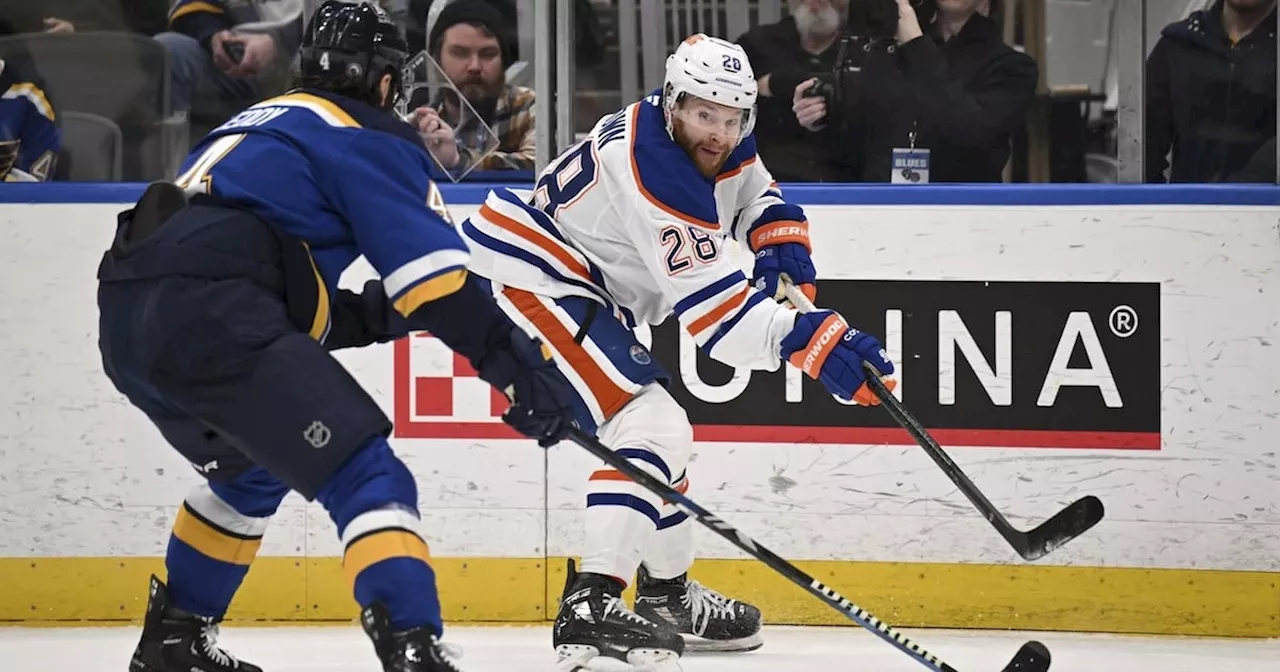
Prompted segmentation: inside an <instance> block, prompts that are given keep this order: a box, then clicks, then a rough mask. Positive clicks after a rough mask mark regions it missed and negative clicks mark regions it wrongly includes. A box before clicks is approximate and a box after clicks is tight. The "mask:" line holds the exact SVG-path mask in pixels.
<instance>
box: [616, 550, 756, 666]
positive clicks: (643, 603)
mask: <svg viewBox="0 0 1280 672" xmlns="http://www.w3.org/2000/svg"><path fill="white" fill-rule="evenodd" d="M637 574H638V577H637V579H636V613H637V614H639V615H640V616H641V617H643V618H646V619H649V620H651V621H656V622H658V623H663V624H665V625H667V626H668V627H670V628H672V629H674V630H675V631H676V632H678V633H680V634H681V635H683V636H684V638H685V644H686V646H687V648H688V650H690V651H752V650H755V649H758V648H760V647H761V646H762V645H763V644H764V641H763V640H762V639H761V637H760V628H761V625H762V621H761V617H760V610H759V609H757V608H756V607H754V606H752V605H750V604H747V603H745V602H739V601H737V600H731V599H729V598H727V597H725V596H724V595H721V594H720V593H717V592H716V591H714V590H711V589H710V588H707V587H706V586H703V585H702V584H700V583H698V582H697V581H694V580H693V579H690V578H689V577H688V575H687V574H681V575H680V576H678V577H676V578H674V579H668V580H659V579H654V578H652V577H650V576H649V572H648V571H647V570H646V569H645V567H644V565H641V566H640V571H639V572H638V573H637Z"/></svg>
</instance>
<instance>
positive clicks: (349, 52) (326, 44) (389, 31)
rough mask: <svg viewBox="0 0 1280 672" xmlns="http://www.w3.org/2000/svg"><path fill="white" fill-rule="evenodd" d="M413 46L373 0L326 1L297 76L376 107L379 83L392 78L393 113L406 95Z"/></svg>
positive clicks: (311, 25) (307, 36) (311, 27)
mask: <svg viewBox="0 0 1280 672" xmlns="http://www.w3.org/2000/svg"><path fill="white" fill-rule="evenodd" d="M408 57H409V46H408V44H407V43H406V42H405V38H404V35H403V34H402V33H401V32H400V28H399V27H398V26H396V24H395V23H394V22H392V20H391V17H390V16H389V15H388V14H387V13H386V12H385V11H383V10H382V8H380V7H378V6H377V5H376V4H374V3H373V2H369V1H368V0H362V1H361V2H355V3H353V2H342V1H341V0H325V2H324V3H323V4H321V5H320V7H319V8H317V9H316V11H315V14H313V15H312V16H311V20H310V21H309V22H308V23H307V27H306V29H305V30H304V31H303V35H302V46H301V47H300V48H299V50H298V73H297V74H298V75H299V78H300V80H301V81H302V82H304V83H306V85H308V86H313V87H315V88H319V89H324V90H327V91H333V92H334V93H339V94H344V95H352V94H353V93H356V92H363V94H364V95H359V94H357V95H355V96H354V97H358V98H360V99H362V100H368V102H370V103H372V104H374V105H377V104H378V102H379V100H378V98H379V94H378V82H379V81H380V80H381V79H382V76H383V75H384V74H390V75H391V95H389V96H388V98H387V104H386V105H385V106H384V107H385V108H386V109H388V110H390V109H392V107H393V106H394V105H395V103H396V101H398V100H399V99H400V97H401V96H402V95H403V90H402V89H403V85H404V83H403V80H404V73H403V69H404V64H405V61H406V60H408Z"/></svg>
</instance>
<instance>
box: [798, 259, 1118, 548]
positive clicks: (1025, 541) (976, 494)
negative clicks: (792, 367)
mask: <svg viewBox="0 0 1280 672" xmlns="http://www.w3.org/2000/svg"><path fill="white" fill-rule="evenodd" d="M786 291H787V299H788V300H790V301H791V304H792V305H794V306H795V307H796V308H798V309H799V310H800V312H802V313H807V312H809V311H812V310H816V308H815V307H814V305H813V302H811V301H809V297H807V296H805V295H804V294H802V293H801V292H800V290H799V289H797V288H796V287H795V285H792V284H790V283H787V284H786ZM863 364H864V365H865V366H866V368H867V371H868V372H869V373H870V374H871V375H869V376H867V385H868V386H870V387H871V391H872V392H873V393H875V395H876V396H877V397H878V398H879V399H880V404H881V405H882V406H884V407H885V410H887V411H889V415H892V416H893V419H894V421H896V422H897V423H898V424H899V425H901V426H902V428H903V429H905V430H907V433H908V434H910V435H911V438H913V439H915V440H916V443H918V444H920V447H921V448H924V450H925V452H926V453H928V454H929V457H931V458H933V461H934V462H936V463H937V464H938V466H939V467H942V471H943V472H944V473H946V475H947V478H950V479H951V482H952V483H955V484H956V487H958V488H960V491H961V492H963V493H964V496H965V497H968V498H969V501H970V502H972V503H973V505H974V506H975V507H976V508H977V509H978V511H979V512H980V513H981V514H982V516H983V517H984V518H986V519H987V522H988V523H991V525H992V527H994V528H996V531H997V532H999V533H1000V536H1002V537H1004V539H1005V541H1007V542H1009V545H1010V546H1012V547H1013V550H1015V551H1017V552H1018V555H1021V556H1022V557H1023V558H1024V559H1026V560H1036V559H1038V558H1041V557H1044V556H1045V555H1047V554H1048V553H1050V552H1052V551H1053V550H1054V549H1055V548H1058V547H1059V546H1061V545H1063V544H1065V543H1067V542H1068V541H1071V540H1072V539H1075V538H1076V537H1078V536H1080V535H1081V534H1084V533H1085V532H1086V531H1088V530H1089V528H1091V527H1093V526H1094V525H1096V524H1098V521H1100V520H1102V516H1103V513H1104V510H1103V507H1102V500H1100V499H1098V498H1097V497H1094V496H1093V495H1089V496H1087V497H1083V498H1081V499H1078V500H1076V501H1074V502H1072V503H1071V504H1070V505H1069V506H1067V507H1066V508H1065V509H1063V510H1061V511H1059V512H1058V513H1057V514H1056V515H1055V516H1053V517H1052V518H1050V519H1049V520H1047V521H1045V522H1043V523H1041V524H1040V526H1039V527H1036V528H1034V529H1032V530H1029V531H1027V532H1023V531H1021V530H1018V529H1016V528H1014V527H1013V525H1010V524H1009V521H1008V520H1007V519H1006V518H1005V517H1004V516H1003V515H1001V514H1000V512H999V511H997V510H996V507H995V505H994V504H992V503H991V501H990V500H988V499H987V497H986V495H983V494H982V491H981V490H979V489H978V486H976V485H974V484H973V481H971V480H969V477H968V476H966V475H965V474H964V472H963V471H961V470H960V467H959V465H957V464H956V463H955V462H954V461H952V459H951V457H950V456H948V455H947V453H946V452H945V451H944V450H942V446H940V445H938V442H937V441H935V440H934V438H933V437H932V436H930V435H929V432H928V431H927V430H926V429H925V428H924V425H922V424H920V421H919V420H917V419H916V418H915V416H913V415H911V413H910V412H909V411H907V409H906V408H904V407H903V406H902V402H900V401H898V398H897V397H895V396H893V392H891V391H889V389H888V388H886V387H885V384H884V383H883V382H882V381H881V380H880V376H881V374H880V372H879V371H876V369H875V367H874V366H872V365H871V363H870V362H864V363H863Z"/></svg>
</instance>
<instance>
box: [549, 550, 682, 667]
mask: <svg viewBox="0 0 1280 672" xmlns="http://www.w3.org/2000/svg"><path fill="white" fill-rule="evenodd" d="M552 642H553V645H554V646H555V649H556V654H557V655H558V656H559V661H558V663H557V666H556V669H557V670H559V671H560V672H585V671H587V670H619V669H622V670H626V669H631V670H644V671H645V672H650V671H652V672H680V670H681V668H680V663H679V658H680V655H681V654H682V653H684V641H683V640H682V639H681V638H680V635H679V634H677V633H676V632H675V631H673V630H671V629H669V628H667V627H665V626H663V625H661V624H659V623H654V622H652V621H649V620H647V619H644V618H641V617H639V616H637V615H636V614H635V613H634V612H632V611H631V610H630V609H628V608H627V606H626V604H625V603H624V602H623V601H622V599H621V597H620V591H619V590H618V588H617V584H616V583H615V582H614V581H613V580H612V579H610V578H608V577H605V576H600V575H598V574H581V575H580V574H578V572H577V568H576V567H575V565H574V562H573V560H570V561H569V576H568V578H567V580H566V581H565V590H564V597H563V598H562V599H561V602H560V613H559V614H557V616H556V623H555V628H554V630H553V634H552ZM607 659H613V661H622V662H624V663H627V664H629V665H630V666H631V667H630V668H628V667H626V666H622V665H619V664H617V663H613V661H609V660H607Z"/></svg>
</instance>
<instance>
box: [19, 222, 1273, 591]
mask: <svg viewBox="0 0 1280 672" xmlns="http://www.w3.org/2000/svg"><path fill="white" fill-rule="evenodd" d="M119 210H120V207H119V206H116V205H2V206H0V226H3V227H4V228H5V230H6V232H7V233H8V235H9V240H10V244H8V245H5V246H0V268H4V269H5V275H4V278H3V281H2V282H0V305H3V306H4V307H5V310H3V311H0V353H3V359H4V370H5V374H6V378H5V379H6V384H5V385H3V386H0V462H3V464H4V465H5V468H4V469H2V470H0V529H4V530H5V534H4V535H3V536H2V537H0V556H10V557H14V556H16V557H28V556H30V557H42V556H87V555H97V556H102V555H113V556H157V555H160V554H162V553H163V550H164V547H165V543H166V540H167V537H168V533H169V529H170V527H171V524H172V516H173V515H174V513H175V511H176V508H175V507H176V505H177V503H178V502H180V501H181V499H182V497H183V496H184V495H185V494H186V492H187V489H188V488H189V487H190V486H191V485H192V484H194V483H196V482H198V480H199V477H198V476H197V475H196V474H195V473H194V472H193V471H192V470H191V468H190V465H187V464H186V463H184V462H183V461H182V460H181V459H180V458H178V457H177V456H176V455H175V454H174V453H173V452H172V451H170V450H169V449H168V448H167V447H166V446H165V445H164V444H163V442H162V441H161V440H160V438H159V436H158V435H157V433H156V432H155V430H154V428H152V427H151V426H150V425H149V424H148V423H147V421H146V420H145V419H144V418H143V417H142V416H141V414H140V413H138V412H137V411H136V410H134V409H133V408H131V407H129V406H128V405H127V404H125V403H124V402H123V400H122V399H121V398H120V397H119V395H118V394H116V393H115V391H114V390H113V389H112V388H111V386H110V383H109V382H108V381H107V380H106V378H105V376H104V375H103V374H102V371H101V363H100V361H99V356H98V352H97V344H96V338H97V324H96V318H97V310H96V305H95V299H94V287H95V281H94V278H93V276H94V271H95V269H96V266H97V263H98V261H99V259H100V257H101V253H102V250H103V249H105V247H106V245H107V244H108V242H109V238H110V235H111V227H110V224H109V222H112V221H114V218H115V214H116V213H117V212H118V211H119ZM472 210H474V207H473V206H459V207H456V208H454V211H455V212H454V214H455V218H456V219H458V220H459V221H460V220H461V218H462V217H465V216H466V215H467V214H469V213H470V212H471V211H472ZM807 211H808V213H809V217H810V219H811V221H812V226H813V229H812V230H813V235H814V238H815V242H816V244H815V248H816V251H815V261H816V263H817V266H818V268H819V269H821V272H822V275H823V277H826V278H869V279H921V280H923V279H936V280H1040V281H1048V280H1076V281H1104V280H1121V281H1151V282H1156V281H1158V282H1160V283H1161V315H1160V320H1159V322H1160V326H1161V332H1162V336H1161V362H1162V373H1161V384H1162V389H1163V398H1162V412H1161V417H1162V437H1163V446H1162V450H1160V451H1129V452H1123V451H1083V450H1014V449H986V448H971V449H970V448H965V449H959V448H952V449H950V450H949V452H950V453H951V454H952V456H953V457H954V458H955V459H956V461H957V462H959V463H960V464H961V466H962V467H963V468H964V469H965V470H966V472H967V473H968V474H969V475H970V476H971V477H972V478H973V480H974V481H975V482H976V483H977V484H978V485H979V486H980V487H981V488H982V489H983V490H984V492H985V493H986V494H987V495H988V496H989V497H990V498H991V500H992V501H993V502H994V503H995V504H996V505H997V507H999V508H1000V509H1001V511H1003V512H1004V513H1005V514H1006V515H1008V516H1009V517H1010V518H1011V520H1012V522H1013V523H1014V524H1015V525H1018V526H1020V527H1028V526H1030V525H1032V524H1035V523H1039V522H1041V521H1043V520H1044V519H1045V518H1047V517H1048V516H1049V515H1051V514H1052V513H1053V512H1055V511H1056V510H1057V509H1058V508H1060V507H1061V506H1063V505H1065V504H1066V503H1068V502H1069V501H1071V500H1073V499H1075V498H1077V497H1080V496H1083V495H1085V494H1096V495H1098V496H1100V497H1101V498H1102V499H1103V501H1104V502H1105V503H1106V505H1107V517H1106V518H1105V519H1104V520H1103V522H1102V523H1101V524H1100V525H1099V526H1098V527H1097V528H1096V529H1095V530H1093V531H1091V532H1090V533H1089V534H1087V535H1085V536H1083V537H1081V538H1079V539H1076V540H1075V541H1073V542H1072V543H1071V544H1069V545H1067V546H1065V547H1063V548H1061V549H1059V550H1057V551H1056V552H1055V553H1054V555H1053V556H1052V560H1051V561H1052V563H1053V564H1080V565H1106V566H1133V567H1176V568H1213V569H1232V570H1264V571H1265V570H1269V571H1275V570H1277V569H1280V471H1278V470H1277V462H1278V461H1280V460H1277V457H1276V453H1277V451H1276V448H1275V447H1274V446H1275V438H1276V437H1277V436H1280V411H1278V410H1277V407H1276V399H1277V398H1280V377H1277V375H1276V372H1277V371H1280V302H1278V301H1276V300H1275V293H1276V292H1277V291H1280V290H1277V287H1280V236H1278V235H1277V215H1276V210H1275V209H1268V208H1258V207H1208V206H1185V207H1184V206H1177V207H1175V206H1109V207H1087V206H1086V207H1060V206H1028V207H1021V206H1018V207H961V206H950V207H945V208H929V207H915V206H913V207H905V206H885V207H859V208H854V207H847V206H813V207H808V208H807ZM362 273H363V271H361V269H359V268H355V269H353V272H352V273H350V274H349V276H348V277H347V278H344V285H346V286H357V285H358V282H359V281H360V280H361V279H362V278H363V277H364V276H363V275H362ZM819 304H821V294H819ZM54 307H56V309H54ZM1144 324H1145V323H1144ZM878 327H879V325H869V328H878ZM1015 338H1016V335H1015ZM1013 347H1015V348H1016V347H1017V341H1016V340H1015V341H1014V343H1013ZM340 358H341V359H342V361H343V362H344V363H345V364H347V365H348V367H349V368H350V369H351V370H352V371H353V372H354V373H355V375H356V376H357V377H358V378H359V380H360V381H361V382H362V383H363V384H365V385H366V386H367V387H368V388H369V389H370V390H371V391H372V392H373V394H374V397H375V398H376V399H377V400H378V401H379V403H380V404H382V405H383V407H384V408H385V409H387V411H388V413H389V414H391V413H392V410H393V408H394V403H395V393H394V390H393V387H394V386H393V365H392V348H391V347H390V346H380V347H374V348H369V349H365V350H363V351H353V352H348V353H343V354H341V356H340ZM779 403H787V402H786V401H785V400H779ZM908 407H910V404H909V403H908ZM847 412H849V413H851V414H855V413H875V412H881V411H879V410H878V409H856V408H849V409H847ZM393 444H394V445H395V447H396V449H397V451H398V452H399V454H401V455H402V456H403V457H404V458H405V460H406V462H407V463H409V466H410V468H411V469H412V470H413V472H414V473H415V474H416V475H417V477H418V480H419V489H420V500H421V505H422V509H423V513H424V518H425V521H424V525H423V528H424V530H425V533H426V535H427V537H428V540H429V542H430V543H431V545H432V550H433V553H434V554H436V555H439V556H485V557H538V556H540V555H542V554H543V553H549V554H551V555H571V554H575V553H577V552H578V551H579V550H580V540H581V531H580V517H581V507H582V502H583V493H584V484H585V480H584V479H585V474H586V473H588V472H589V471H590V469H591V468H592V467H593V464H592V461H591V460H590V458H589V457H588V456H587V455H585V453H583V452H582V451H581V450H579V449H577V448H576V447H572V446H561V447H558V448H556V449H554V450H553V451H551V453H550V455H549V456H547V455H545V454H544V453H543V451H541V450H540V449H537V448H536V447H534V446H533V445H532V444H530V443H529V442H523V441H522V442H514V441H499V440H485V439H465V440H458V439H454V440H425V439H396V440H394V441H393ZM690 468H691V471H690V475H691V484H692V488H691V490H690V495H691V496H692V497H693V498H694V499H695V500H696V501H698V502H699V503H700V504H702V505H703V506H705V507H706V508H708V509H710V510H711V511H713V512H715V513H716V514H718V515H720V516H721V517H723V518H724V519H725V520H726V521H728V522H729V523H730V524H732V525H735V526H737V527H739V528H741V529H742V530H743V531H745V532H746V533H748V534H749V535H751V536H752V537H753V538H754V539H756V540H757V541H759V542H761V543H763V544H765V545H767V546H769V547H770V548H771V549H773V550H775V551H777V552H778V553H780V554H782V555H784V556H785V557H788V558H792V559H854V560H883V561H933V562H1009V561H1014V560H1015V559H1016V557H1015V556H1014V554H1012V553H1011V551H1010V549H1008V547H1007V546H1006V545H1005V544H1004V543H1003V541H1002V540H1000V538H999V537H998V535H996V534H995V533H994V531H992V530H990V529H989V528H988V527H987V526H986V524H985V523H984V522H983V521H982V520H981V519H980V518H979V517H978V516H977V514H976V513H975V512H974V511H973V510H972V507H971V506H970V505H969V504H968V502H967V501H965V500H964V499H963V497H962V496H961V495H960V494H959V493H957V492H956V491H955V488H954V487H953V486H952V485H951V484H950V482H949V481H947V480H946V478H945V477H944V476H943V475H942V474H941V473H940V472H939V471H938V469H937V467H936V466H935V465H934V464H933V463H932V462H930V461H929V460H928V458H927V457H926V456H925V455H924V454H923V453H922V452H921V451H920V450H919V449H917V448H914V447H909V446H866V445H827V444H812V443H806V444H776V445H774V444H733V443H702V444H699V445H698V446H696V449H695V455H694V459H693V462H692V464H691V467H690ZM698 533H699V535H701V536H700V537H699V539H700V544H701V548H700V553H701V555H703V556H705V557H740V556H739V554H738V552H737V550H736V549H733V548H732V547H731V546H729V545H728V544H727V543H724V542H723V541H722V540H718V539H712V538H710V537H708V534H709V533H707V532H706V531H705V530H702V529H700V528H699V532H698ZM338 553H339V548H338V543H337V539H336V535H334V534H333V528H332V525H331V523H330V522H329V520H328V516H327V514H326V513H325V512H324V511H323V510H322V509H321V508H320V507H319V506H316V505H309V506H305V505H303V503H302V502H301V500H299V499H298V498H296V497H292V496H291V497H290V498H289V499H287V500H286V502H285V504H284V506H282V508H281V511H280V514H278V517H277V519H276V520H275V521H273V523H272V525H271V527H270V528H269V529H268V531H267V534H266V537H265V539H264V545H263V549H262V551H261V554H262V555H289V556H334V555H337V554H338Z"/></svg>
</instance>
